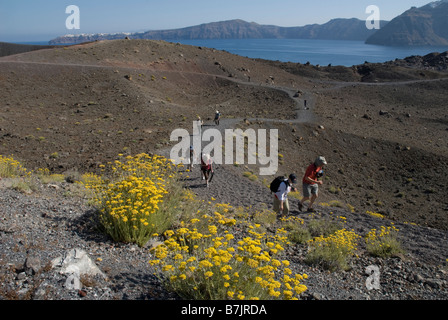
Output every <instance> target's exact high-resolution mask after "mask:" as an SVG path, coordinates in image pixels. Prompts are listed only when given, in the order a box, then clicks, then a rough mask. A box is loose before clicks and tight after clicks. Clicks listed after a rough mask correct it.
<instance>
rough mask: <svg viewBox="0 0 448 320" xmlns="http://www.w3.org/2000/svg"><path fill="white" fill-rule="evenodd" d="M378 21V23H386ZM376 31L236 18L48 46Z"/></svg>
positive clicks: (350, 36)
mask: <svg viewBox="0 0 448 320" xmlns="http://www.w3.org/2000/svg"><path fill="white" fill-rule="evenodd" d="M387 23H388V22H387V21H381V23H380V26H381V27H384V26H386V25H387ZM375 31H376V30H369V29H368V28H367V27H366V22H365V21H363V20H359V19H355V18H353V19H333V20H330V21H329V22H327V23H325V24H321V25H320V24H312V25H306V26H303V27H279V26H274V25H261V24H258V23H255V22H246V21H244V20H240V19H236V20H229V21H221V22H212V23H205V24H201V25H197V26H192V27H187V28H181V29H172V30H153V31H147V32H140V33H114V34H105V33H98V34H81V35H65V36H62V37H58V38H56V39H53V40H51V41H50V45H56V44H76V43H82V42H88V41H97V40H117V39H124V38H126V37H128V38H131V39H147V40H167V41H175V40H209V39H319V40H353V41H365V40H366V39H367V38H369V37H370V36H371V35H373V34H374V33H375Z"/></svg>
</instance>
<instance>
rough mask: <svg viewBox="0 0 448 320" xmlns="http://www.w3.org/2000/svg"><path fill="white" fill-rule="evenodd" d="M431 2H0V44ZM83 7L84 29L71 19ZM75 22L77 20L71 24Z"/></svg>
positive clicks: (290, 20) (362, 14)
mask: <svg viewBox="0 0 448 320" xmlns="http://www.w3.org/2000/svg"><path fill="white" fill-rule="evenodd" d="M429 2H431V0H399V1H398V0H339V1H335V0H307V1H303V0H275V1H274V0H225V1H215V0H128V1H124V0H69V1H67V0H43V1H40V0H0V41H6V42H27V41H29V42H32V41H49V40H51V39H53V38H55V37H57V36H63V35H66V34H81V33H115V32H141V31H148V30H163V29H176V28H183V27H188V26H194V25H198V24H202V23H209V22H216V21H225V20H232V19H242V20H245V21H248V22H256V23H259V24H269V25H278V26H284V27H293V26H304V25H307V24H314V23H318V24H322V23H326V22H328V21H329V20H331V19H334V18H358V19H362V20H365V19H367V18H368V17H369V16H370V14H368V13H366V8H367V7H368V6H369V5H375V6H377V7H378V8H379V10H380V17H381V19H382V20H392V19H393V18H395V17H396V16H398V15H400V14H402V13H403V12H404V11H406V10H408V9H410V8H411V7H413V6H415V7H421V6H424V5H426V4H427V3H429ZM70 5H75V6H77V7H78V8H79V29H67V26H66V20H67V19H68V18H70V16H71V14H72V13H73V12H71V11H70V12H69V13H66V8H67V7H68V6H70ZM69 20H70V22H73V20H71V19H69Z"/></svg>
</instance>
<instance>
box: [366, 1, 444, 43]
mask: <svg viewBox="0 0 448 320" xmlns="http://www.w3.org/2000/svg"><path fill="white" fill-rule="evenodd" d="M366 43H367V44H376V45H386V46H445V45H448V1H446V0H442V1H437V2H432V3H430V4H428V5H426V6H423V7H421V8H416V7H413V8H411V9H410V10H408V11H406V12H405V13H403V14H402V15H400V16H398V17H396V18H395V19H393V20H392V21H391V22H390V23H389V24H387V25H386V26H385V27H384V28H382V29H381V30H378V32H376V33H375V34H373V35H372V36H370V37H369V38H368V39H367V41H366Z"/></svg>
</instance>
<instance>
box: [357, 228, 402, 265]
mask: <svg viewBox="0 0 448 320" xmlns="http://www.w3.org/2000/svg"><path fill="white" fill-rule="evenodd" d="M398 232H399V229H398V228H396V227H395V226H394V225H391V226H389V227H385V226H381V228H380V230H377V229H372V230H370V232H369V233H368V234H367V235H366V237H365V241H366V247H367V251H368V252H369V253H370V254H371V255H373V256H377V257H384V258H385V257H390V256H392V255H394V254H397V253H401V252H403V250H402V248H401V244H400V242H399V241H398V238H397V235H398Z"/></svg>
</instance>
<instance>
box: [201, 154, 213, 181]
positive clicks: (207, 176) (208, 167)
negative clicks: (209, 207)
mask: <svg viewBox="0 0 448 320" xmlns="http://www.w3.org/2000/svg"><path fill="white" fill-rule="evenodd" d="M212 163H213V161H212V159H211V158H210V155H209V154H202V156H201V174H202V180H205V185H206V186H207V187H208V184H209V182H210V181H211V179H212V177H213V174H214V171H213V166H212Z"/></svg>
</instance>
